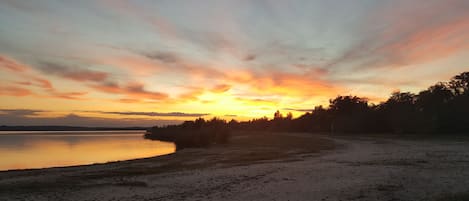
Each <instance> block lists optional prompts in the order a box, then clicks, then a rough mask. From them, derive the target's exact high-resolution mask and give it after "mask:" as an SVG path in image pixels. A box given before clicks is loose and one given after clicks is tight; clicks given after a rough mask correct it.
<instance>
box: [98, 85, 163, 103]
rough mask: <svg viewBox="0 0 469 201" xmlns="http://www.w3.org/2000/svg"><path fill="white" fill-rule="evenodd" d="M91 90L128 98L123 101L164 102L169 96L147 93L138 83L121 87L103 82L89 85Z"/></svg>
mask: <svg viewBox="0 0 469 201" xmlns="http://www.w3.org/2000/svg"><path fill="white" fill-rule="evenodd" d="M90 86H91V87H92V88H94V89H96V90H99V91H101V92H105V93H109V94H116V95H124V96H126V97H128V98H125V99H151V100H164V99H167V98H169V95H168V94H166V93H161V92H153V91H148V90H146V89H145V88H144V85H143V84H141V83H138V82H133V83H132V82H131V83H127V84H126V85H125V86H121V85H119V84H118V83H115V82H103V83H97V84H92V85H90Z"/></svg>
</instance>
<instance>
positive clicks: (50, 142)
mask: <svg viewBox="0 0 469 201" xmlns="http://www.w3.org/2000/svg"><path fill="white" fill-rule="evenodd" d="M0 139H1V140H0V155H2V161H0V170H2V169H17V168H38V167H53V166H70V165H81V164H92V163H102V162H108V161H117V160H127V159H135V158H144V157H151V156H158V155H164V154H169V153H172V152H174V151H175V146H174V144H172V143H166V142H160V141H150V140H144V139H143V138H142V136H141V134H134V135H125V134H124V135H119V134H117V135H104V136H99V135H66V136H60V135H19V136H13V135H0Z"/></svg>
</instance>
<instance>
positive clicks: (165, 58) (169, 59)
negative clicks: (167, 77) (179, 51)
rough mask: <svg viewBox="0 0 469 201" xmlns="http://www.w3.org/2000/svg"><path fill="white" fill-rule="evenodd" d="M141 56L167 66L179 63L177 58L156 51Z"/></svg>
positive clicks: (167, 53) (173, 55) (170, 54)
mask: <svg viewBox="0 0 469 201" xmlns="http://www.w3.org/2000/svg"><path fill="white" fill-rule="evenodd" d="M141 54H142V55H143V56H145V57H147V58H149V59H153V60H158V61H160V62H163V63H167V64H171V63H178V62H180V58H179V57H177V56H176V55H175V54H172V53H169V52H159V51H157V52H144V53H141Z"/></svg>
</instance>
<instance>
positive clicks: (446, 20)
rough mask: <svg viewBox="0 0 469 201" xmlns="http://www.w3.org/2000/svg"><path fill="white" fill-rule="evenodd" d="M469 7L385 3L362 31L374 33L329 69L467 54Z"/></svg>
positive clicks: (453, 2) (460, 2)
mask: <svg viewBox="0 0 469 201" xmlns="http://www.w3.org/2000/svg"><path fill="white" fill-rule="evenodd" d="M468 8H469V3H468V1H465V0H449V1H433V0H431V1H427V2H426V3H425V6H422V5H421V2H418V1H396V2H392V6H391V5H389V4H385V6H383V7H382V8H378V9H377V11H376V12H374V13H373V14H370V17H369V18H370V19H367V20H366V21H364V22H365V23H366V24H364V25H363V27H362V28H363V29H365V30H370V29H371V30H370V31H369V32H364V34H363V35H364V36H365V37H364V38H363V40H361V41H359V42H358V43H356V44H354V45H353V46H351V47H350V48H349V49H347V50H346V51H345V52H344V53H343V54H342V55H341V56H339V57H337V58H335V59H334V60H332V61H330V63H329V64H328V65H327V66H328V67H336V68H337V67H340V66H341V67H344V66H347V65H348V66H350V65H354V66H355V67H361V68H377V67H378V68H379V67H394V68H396V67H402V66H407V65H413V64H420V63H425V62H429V61H433V60H438V59H442V58H445V57H448V56H451V55H453V54H456V53H458V52H461V51H465V50H467V48H469V34H468V33H469V14H468V12H467V9H468ZM435 16H438V17H435ZM430 19H432V20H430ZM370 24H371V25H375V27H369V25H370ZM377 25H379V26H377Z"/></svg>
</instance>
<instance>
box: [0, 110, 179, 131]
mask: <svg viewBox="0 0 469 201" xmlns="http://www.w3.org/2000/svg"><path fill="white" fill-rule="evenodd" d="M50 112H51V111H43V110H25V109H17V110H15V109H3V110H2V109H0V122H1V125H9V126H52V125H54V126H88V127H150V126H155V125H171V124H179V123H181V122H182V121H181V120H164V119H142V118H120V119H115V118H104V117H88V116H80V115H76V114H73V113H70V114H66V115H64V116H59V117H45V116H41V114H44V113H50Z"/></svg>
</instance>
